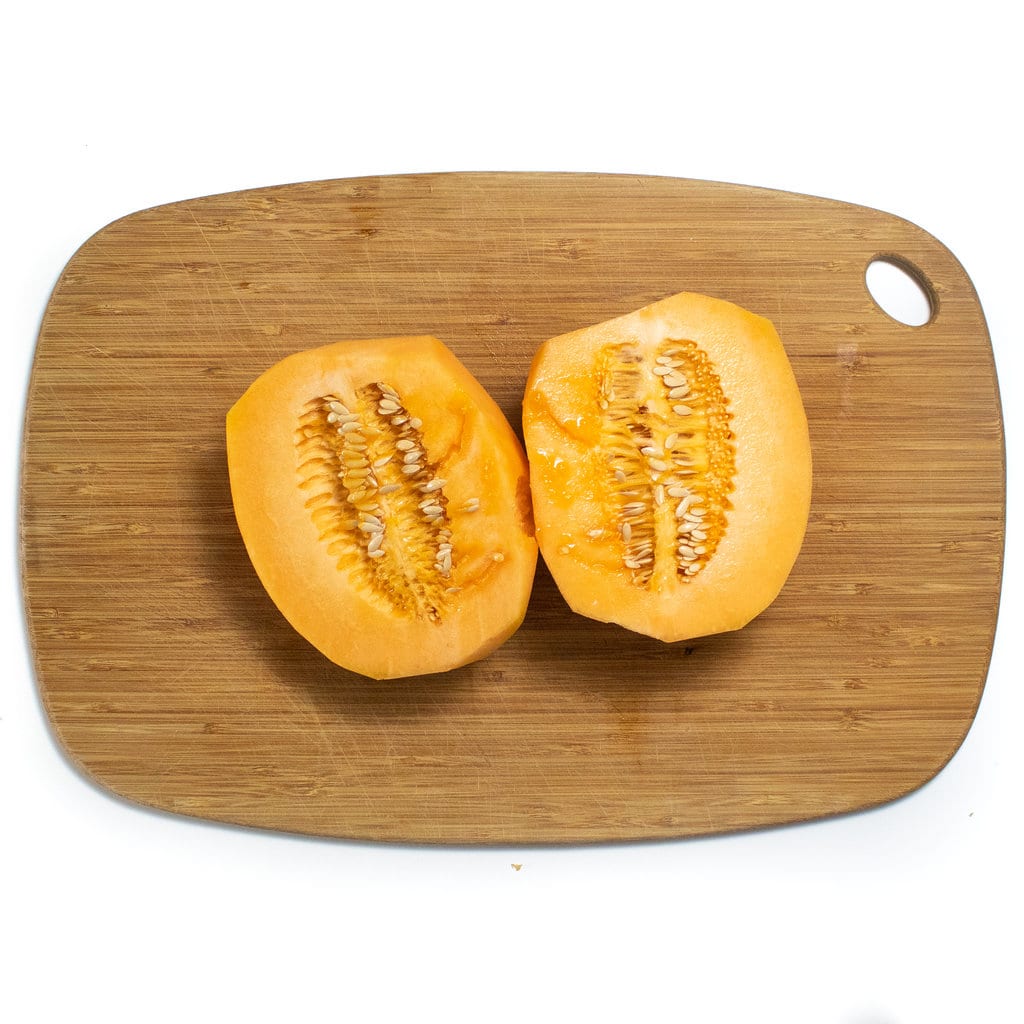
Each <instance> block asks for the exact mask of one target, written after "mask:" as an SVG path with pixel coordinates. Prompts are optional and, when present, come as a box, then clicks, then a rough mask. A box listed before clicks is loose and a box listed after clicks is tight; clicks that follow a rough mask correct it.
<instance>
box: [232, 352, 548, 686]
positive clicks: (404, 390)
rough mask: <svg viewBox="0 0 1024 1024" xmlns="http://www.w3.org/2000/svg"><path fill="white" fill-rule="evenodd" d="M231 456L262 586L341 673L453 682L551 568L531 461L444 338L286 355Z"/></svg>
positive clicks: (245, 407) (256, 392)
mask: <svg viewBox="0 0 1024 1024" xmlns="http://www.w3.org/2000/svg"><path fill="white" fill-rule="evenodd" d="M227 456H228V470H229V474H230V479H231V494H232V500H233V503H234V507H235V515H236V518H237V521H238V526H239V529H240V531H241V534H242V537H243V539H244V541H245V545H246V548H247V550H248V553H249V556H250V559H251V560H252V564H253V566H254V568H255V570H256V573H257V575H258V576H259V578H260V580H261V582H262V584H263V586H264V587H265V589H266V591H267V593H268V594H269V595H270V597H271V599H272V600H273V601H274V603H275V604H276V605H277V607H278V608H279V609H280V611H281V612H282V614H283V615H284V616H285V618H286V619H287V620H288V621H289V622H290V623H291V624H292V626H293V627H294V628H295V629H296V630H297V631H298V632H299V633H300V634H301V635H302V636H304V637H305V638H306V639H307V640H308V641H309V642H310V643H312V644H313V645H314V646H315V647H316V648H317V649H318V650H320V651H321V652H322V653H323V654H324V655H326V657H328V658H329V659H330V660H331V661H333V662H336V663H337V664H338V665H341V666H343V667H345V668H347V669H350V670H352V671H354V672H357V673H360V674H362V675H365V676H368V677H371V678H374V679H390V678H399V677H405V676H411V675H420V674H427V673H434V672H444V671H448V670H450V669H453V668H457V667H459V666H461V665H465V664H468V663H469V662H472V661H476V660H478V659H480V658H483V657H485V656H486V655H487V654H489V653H490V652H491V651H493V650H494V649H495V648H496V647H497V646H498V645H499V644H501V643H502V642H504V641H505V640H506V639H507V638H508V637H509V636H511V635H512V633H513V632H515V630H516V629H517V628H518V626H519V625H520V623H521V622H522V620H523V617H524V615H525V613H526V606H527V602H528V600H529V595H530V589H531V587H532V583H533V576H534V570H535V567H536V561H537V544H536V541H535V539H534V536H533V528H532V520H531V510H530V502H529V485H528V467H527V463H526V457H525V454H524V452H523V450H522V447H521V445H520V444H519V441H518V439H517V438H516V436H515V434H514V433H513V432H512V429H511V427H510V426H509V424H508V421H507V420H506V419H505V417H504V415H503V414H502V412H501V410H500V409H499V408H498V406H497V405H496V404H495V403H494V401H493V400H492V399H491V398H490V396H489V395H488V394H487V392H486V391H485V390H484V388H483V387H482V386H481V385H480V383H479V382H478V381H477V380H476V379H475V378H474V377H473V376H472V375H471V374H470V373H469V371H468V370H467V369H466V368H465V367H464V366H463V365H462V364H461V363H460V362H459V361H458V359H457V358H456V357H455V355H454V354H453V353H452V352H451V351H450V350H449V349H448V348H447V347H446V346H445V345H443V344H442V343H441V342H440V341H438V340H437V339H435V338H430V337H412V338H384V339H371V340H365V341H344V342H339V343H337V344H334V345H328V346H326V347H323V348H318V349H313V350H311V351H308V352H302V353H298V354H295V355H292V356H289V357H287V358H286V359H284V360H282V361H281V362H280V363H278V364H277V365H275V366H273V367H271V368H270V369H269V370H267V371H266V372H265V373H264V374H262V376H260V377H259V378H258V379H257V380H256V381H255V382H254V383H253V384H252V385H251V387H249V389H248V390H247V391H246V392H245V394H244V395H243V396H242V397H241V398H240V399H239V400H238V402H237V403H236V404H235V405H234V406H233V407H232V409H231V410H230V412H229V413H228V416H227Z"/></svg>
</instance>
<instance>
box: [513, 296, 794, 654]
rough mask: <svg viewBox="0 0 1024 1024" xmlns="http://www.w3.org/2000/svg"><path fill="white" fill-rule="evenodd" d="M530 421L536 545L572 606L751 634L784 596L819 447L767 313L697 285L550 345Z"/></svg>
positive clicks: (668, 625)
mask: <svg viewBox="0 0 1024 1024" xmlns="http://www.w3.org/2000/svg"><path fill="white" fill-rule="evenodd" d="M523 430H524V437H525V441H526V448H527V452H528V455H529V461H530V480H531V486H532V492H533V504H534V519H535V523H536V530H537V539H538V541H539V542H540V549H541V553H542V555H543V557H544V560H545V562H546V563H547V565H548V567H549V568H550V570H551V574H552V576H553V577H554V579H555V582H556V583H557V585H558V587H559V589H560V590H561V592H562V595H563V596H564V597H565V599H566V601H567V602H568V604H569V605H570V607H571V608H572V609H573V610H574V611H576V612H579V613H580V614H583V615H586V616H589V617H591V618H594V619H598V620H601V621H605V622H614V623H618V624H619V625H622V626H625V627H626V628H628V629H631V630H634V631H636V632H639V633H644V634H647V635H649V636H652V637H656V638H658V639H661V640H664V641H678V640H684V639H688V638H691V637H698V636H705V635H708V634H712V633H720V632H726V631H729V630H734V629H739V628H741V627H742V626H744V625H746V624H747V623H748V622H749V621H750V620H751V619H752V618H754V617H755V616H756V615H758V614H759V613H760V612H762V611H763V610H764V609H765V608H767V607H768V605H770V604H771V603H772V601H774V599H775V598H776V596H777V595H778V593H779V591H780V590H781V588H782V586H783V584H784V583H785V581H786V579H787V577H788V576H789V573H790V571H791V569H792V567H793V564H794V562H795V560H796V558H797V555H798V553H799V551H800V547H801V544H802V541H803V537H804V531H805V528H806V525H807V517H808V511H809V505H810V496H811V450H810V442H809V437H808V430H807V418H806V416H805V414H804V408H803V404H802V402H801V398H800V392H799V390H798V388H797V383H796V379H795V377H794V374H793V370H792V367H791V366H790V363H789V360H788V358H787V356H786V352H785V350H784V349H783V346H782V343H781V341H780V339H779V337H778V335H777V333H776V331H775V329H774V327H773V326H772V324H771V323H770V322H769V321H767V320H765V319H763V318H761V317H759V316H755V315H754V314H752V313H749V312H747V311H746V310H744V309H741V308H740V307H738V306H735V305H733V304H731V303H728V302H724V301H721V300H718V299H713V298H709V297H707V296H702V295H695V294H690V293H683V294H680V295H675V296H672V297H670V298H667V299H664V300H662V301H660V302H656V303H654V304H653V305H650V306H647V307H645V308H643V309H640V310H637V311H636V312H633V313H630V314H628V315H626V316H621V317H618V318H616V319H613V320H610V321H607V322H606V323H601V324H598V325H596V326H594V327H588V328H586V329H583V330H578V331H574V332H572V333H570V334H566V335H562V336H561V337H557V338H552V339H551V340H550V341H547V342H545V343H544V345H542V346H541V348H540V350H539V351H538V353H537V355H536V357H535V359H534V362H533V366H532V368H531V372H530V376H529V380H528V382H527V388H526V395H525V399H524V403H523Z"/></svg>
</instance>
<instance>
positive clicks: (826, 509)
mask: <svg viewBox="0 0 1024 1024" xmlns="http://www.w3.org/2000/svg"><path fill="white" fill-rule="evenodd" d="M879 254H894V255H896V256H898V257H899V258H901V259H903V260H907V261H910V262H911V263H912V264H913V265H914V266H916V267H917V268H919V270H920V271H921V273H922V274H923V276H924V277H925V278H926V280H927V282H928V283H929V287H930V288H931V290H932V292H933V298H934V300H935V303H936V314H935V316H934V317H933V319H932V321H931V322H930V323H928V324H927V325H925V326H923V327H918V328H912V327H906V326H903V325H901V324H899V323H896V322H894V321H892V320H891V319H889V318H888V317H887V316H886V315H885V314H884V313H883V312H881V311H880V310H879V309H878V308H877V307H876V306H875V304H874V302H873V300H872V299H871V297H870V296H869V294H868V293H867V291H866V289H865V286H864V271H865V267H866V266H867V264H868V262H869V261H870V260H871V259H872V258H873V257H875V256H876V255H879ZM681 290H693V291H699V292H705V293H707V294H710V295H715V296H719V297H722V298H726V299H729V300H731V301H733V302H737V303H739V304H740V305H742V306H745V307H747V308H748V309H751V310H753V311H754V312H757V313H760V314H762V315H765V316H767V317H769V318H770V319H771V320H772V321H774V323H775V325H776V327H777V328H778V329H779V332H780V334H781V336H782V338H783V341H784V343H785V345H786V348H787V350H788V352H789V354H790V357H791V359H792V362H793V365H794V369H795V371H796V375H797V379H798V381H799V383H800V387H801V391H802V393H803V396H804V401H805V404H806V407H807V412H808V417H809V420H810V428H811V439H812V444H813V451H814V459H815V492H814V500H813V505H812V510H811V520H810V526H809V530H808V533H807V538H806V542H805V544H804V548H803V551H802V553H801V556H800V559H799V561H798V563H797V565H796V568H795V570H794V572H793V575H792V576H791V578H790V580H789V582H788V584H787V586H786V588H785V589H784V591H783V593H782V595H781V596H780V597H779V599H778V600H777V601H776V602H775V604H774V605H773V606H772V607H771V608H770V609H769V610H768V611H767V612H765V613H764V614H763V615H762V616H760V617H759V618H758V619H757V620H755V621H754V622H753V623H752V624H751V625H750V626H748V627H747V628H746V629H744V630H742V631H741V632H738V633H734V634H729V635H723V636H718V637H712V638H707V639H702V640H698V641H693V642H690V643H688V644H685V645H674V646H665V645H662V644H660V643H658V642H657V641H654V640H649V639H647V638H644V637H641V636H637V635H633V634H630V633H627V632H625V631H624V630H621V629H619V628H617V627H614V626H608V625H602V624H599V623H596V622H591V621H589V620H586V619H583V618H579V617H577V616H574V615H573V614H572V613H570V612H569V611H568V609H567V608H566V606H565V604H564V603H563V601H562V599H561V597H560V596H559V594H558V592H557V590H556V589H555V587H554V585H553V583H552V581H551V578H550V576H549V575H548V574H547V572H546V571H545V570H544V569H543V568H541V570H540V571H539V574H538V577H537V581H536V585H535V589H534V595H533V599H532V602H531V605H530V609H529V613H528V616H527V619H526V622H525V624H524V625H523V627H522V628H521V630H520V631H519V632H518V633H517V634H516V635H515V636H514V637H513V638H512V640H510V641H509V642H508V643H507V644H506V645H505V646H504V647H502V648H501V649H500V650H499V651H497V652H496V653H495V654H493V655H492V656H491V657H490V658H488V659H486V660H485V661H483V662H480V663H477V664H475V665H472V666H469V667H467V668H465V669H461V670H459V671H456V672H453V673H450V674H448V675H445V676H436V677H425V678H420V679H412V680H405V681H400V682H390V683H374V682H369V681H367V680H365V679H362V678H359V677H356V676H353V675H351V674H349V673H346V672H345V671H343V670H342V669H339V668H337V667H335V666H334V665H331V664H330V663H328V662H326V661H325V660H324V659H323V658H322V657H321V656H320V655H319V654H318V653H317V652H316V651H315V650H313V649H312V648H311V647H310V646H309V645H308V644H307V643H306V642H305V641H303V640H302V639H301V638H300V637H299V636H298V635H296V634H295V633H294V632H293V631H292V630H291V629H290V627H289V626H288V625H287V624H286V623H285V621H284V619H283V618H282V617H281V616H280V615H279V614H278V612H277V610H276V609H275V608H274V607H273V605H272V604H271V603H270V601H269V599H268V598H267V597H266V595H265V593H264V592H263V590H262V588H261V587H260V584H259V582H258V581H257V579H256V576H255V574H254V572H253V570H252V568H251V566H250V564H249V562H248V559H247V556H246V553H245V549H244V547H243V545H242V542H241V539H240V537H239V535H238V531H237V528H236V526H235V522H234V517H233V513H232V507H231V499H230V494H229V490H228V482H227V473H226V467H225V455H224V416H225V413H226V411H227V409H228V408H229V407H230V405H231V404H232V403H233V402H234V401H235V399H236V398H237V397H238V396H239V395H240V394H241V393H242V391H243V390H244V389H245V388H246V387H247V385H248V384H249V383H250V382H251V381H252V380H253V379H254V378H255V377H256V376H257V375H258V374H259V373H260V372H262V371H263V370H264V369H266V368H267V367H268V366H269V365H271V364H272V363H274V362H275V361H277V360H278V359H280V358H281V357H283V356H284V355H286V354H287V353H290V352H293V351H296V350H299V349H304V348H309V347H312V346H315V345H322V344H326V343H328V342H332V341H336V340H339V339H343V338H357V337H372V336H381V335H386V334H421V333H430V334H434V335H436V336H438V337H439V338H441V339H442V340H444V341H445V342H446V343H447V344H448V345H449V346H450V347H451V348H452V349H453V350H454V351H455V352H456V353H457V354H458V355H459V357H460V358H461V359H462V360H463V361H464V362H465V363H466V365H467V366H468V367H469V368H470V369H471V370H472V371H473V372H474V373H475V374H476V375H477V376H478V377H479V378H480V379H481V380H482V382H483V383H484V384H485V385H486V387H487V388H488V389H489V390H490V392H491V394H492V395H493V396H494V398H495V399H496V400H497V402H498V403H499V404H500V405H501V407H502V408H503V410H504V411H505V413H506V414H507V415H508V417H509V419H510V420H511V421H512V423H513V424H514V425H515V427H516V429H517V430H518V429H519V424H520V401H521V397H522V392H523V386H524V383H525V380H526V374H527V370H528V367H529V363H530V360H531V358H532V355H533V352H534V350H535V348H536V346H537V345H538V344H539V342H541V341H542V340H544V339H545V338H548V337H550V336H553V335H556V334H559V333H562V332H564V331H567V330H570V329H572V328H575V327H579V326H584V325H587V324H591V323H596V322H598V321H600V320H603V319H606V318H608V317H612V316H615V315H617V314H620V313H624V312H627V311H629V310H632V309H634V308H637V307H639V306H642V305H645V304H646V303H649V302H651V301H654V300H656V299H658V298H661V297H663V296H665V295H669V294H672V293H674V292H677V291H681ZM1004 466H1005V463H1004V453H1003V441H1002V422H1001V416H1000V408H999V398H998V391H997V385H996V379H995V372H994V368H993V361H992V353H991V347H990V344H989V340H988V335H987V331H986V327H985V323H984V318H983V315H982V312H981V309H980V306H979V303H978V300H977V297H976V295H975V293H974V290H973V288H972V286H971V283H970V281H969V280H968V278H967V276H966V274H965V273H964V271H963V269H962V268H961V267H960V265H959V264H958V263H957V261H956V260H955V259H954V257H953V256H952V255H951V254H950V253H949V252H948V251H947V250H946V249H945V248H944V247H943V246H942V245H941V244H939V243H938V242H937V241H936V240H935V239H933V238H932V237H931V236H929V235H928V234H926V233H925V232H923V231H922V230H920V229H919V228H917V227H915V226H914V225H912V224H909V223H907V222H905V221H903V220H900V219H898V218H895V217H892V216H889V215H886V214H882V213H879V212H877V211H873V210H869V209H865V208H861V207H855V206H850V205H845V204H840V203H836V202H831V201H825V200H821V199H814V198H809V197H806V196H797V195H791V194H785V193H778V192H768V191H764V190H757V189H751V188H745V187H740V186H730V185H719V184H711V183H707V182H696V181H687V180H678V179H665V178H649V177H628V176H607V175H577V174H571V175H553V174H534V175H528V174H446V175H416V176H396V177H382V178H368V179H358V180H341V181H327V182H317V183H309V184H299V185H291V186H284V187H277V188H269V189H259V190H255V191H249V192H241V193H235V194H231V195H224V196H215V197H210V198H204V199H197V200H193V201H188V202H181V203H175V204H172V205H169V206H163V207H159V208H156V209H152V210H147V211H144V212H141V213H136V214H133V215H131V216H129V217H126V218H124V219H122V220H119V221H117V222H115V223H114V224H111V225H110V226H108V227H106V228H104V229H103V230H102V231H100V232H99V233H98V234H96V235H95V236H94V237H93V238H91V239H89V241H88V242H86V243H85V245H84V246H83V247H82V248H81V249H80V250H79V251H78V252H77V253H76V254H75V256H74V257H73V258H72V260H71V261H70V263H69V264H68V266H67V268H66V269H65V271H64V274H63V276H62V277H61V278H60V280H59V282H58V284H57V286H56V288H55V290H54V293H53V296H52V298H51V301H50V304H49V307H48V309H47V311H46V315H45V318H44V321H43V325H42V329H41V333H40V337H39V344H38V349H37V353H36V359H35V364H34V368H33V374H32V379H31V385H30V391H29V399H28V408H27V417H26V425H25V441H24V470H23V480H22V490H21V506H22V507H21V542H22V569H23V583H24V592H25V601H26V611H27V619H28V625H29V630H30V635H31V641H32V645H33V649H34V653H35V658H36V666H37V674H38V680H39V686H40V689H41V693H42V697H43V700H44V702H45V706H46V709H47V711H48V714H49V716H50V719H51V721H52V723H53V726H54V729H55V732H56V734H57V736H58V737H59V740H60V742H61V743H62V745H63V746H64V748H65V749H66V751H67V753H68V754H69V756H70V757H71V758H72V760H73V761H74V763H75V764H76V765H77V766H79V767H80V769H81V770H82V771H83V772H85V773H87V774H88V775H89V776H90V777H92V778H93V779H94V780H96V781H97V782H98V783H99V784H101V785H102V786H104V787H107V788H109V789H110V790H112V791H113V792H114V793H117V794H119V795H121V796H123V797H125V798H127V799H129V800H132V801H137V802H140V803H142V804H145V805H149V806H152V807H156V808H161V809H165V810H168V811H172V812H177V813H181V814H187V815H195V816H199V817H203V818H211V819H215V820H220V821H224V822H232V823H238V824H243V825H249V826H257V827H263V828H270V829H281V830H289V831H295V832H301V833H311V834H317V835H326V836H338V837H353V838H368V839H380V840H402V841H415V842H427V843H433V842H455V843H546V842H561V841H598V840H616V839H639V838H656V837H677V836H692V835H700V834H706V833H714V832H723V831H729V830H736V829H745V828H753V827H759V826H766V825H773V824H779V823H784V822H793V821H801V820H806V819H811V818H816V817H819V816H824V815H832V814H837V813H842V812H848V811H853V810H857V809H860V808H866V807H869V806H872V805H877V804H879V803H882V802H885V801H888V800H892V799H894V798H896V797H898V796H900V795H902V794H905V793H907V792H909V791H912V790H914V789H915V788H916V787H918V786H920V785H922V784H923V783H924V782H926V781H927V780H928V779H930V778H931V777H932V776H934V775H935V773H936V772H938V771H939V770H940V768H941V767H942V766H943V765H944V764H945V763H946V761H947V760H948V759H949V758H950V757H951V756H952V754H953V753H954V751H955V750H956V748H957V747H958V745H959V744H960V742H961V741H962V739H963V737H964V735H965V733H966V731H967V729H968V727H969V725H970V723H971V721H972V719H973V716H974V714H975V711H976V709H977V705H978V701H979V699H980V695H981V691H982V687H983V684H984V679H985V675H986V672H987V667H988V661H989V657H990V654H991V645H992V638H993V631H994V627H995V617H996V608H997V604H998V598H999V583H1000V569H1001V562H1002V546H1003V531H1004ZM345 628H346V626H345V623H339V629H345Z"/></svg>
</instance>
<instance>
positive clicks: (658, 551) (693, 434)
mask: <svg viewBox="0 0 1024 1024" xmlns="http://www.w3.org/2000/svg"><path fill="white" fill-rule="evenodd" d="M597 367H598V377H599V379H598V395H597V404H598V409H599V411H600V416H601V437H600V451H601V453H602V455H603V456H604V458H605V459H606V461H607V465H608V473H607V476H606V478H605V486H604V495H603V500H604V504H605V507H606V511H607V513H608V515H609V518H610V521H611V522H614V523H615V525H616V533H617V536H618V543H619V544H620V545H621V557H622V564H623V565H624V567H625V568H626V569H628V570H630V573H631V579H632V581H633V583H634V584H635V585H637V586H641V587H651V586H653V585H655V582H656V580H657V579H659V578H662V579H663V578H665V576H666V574H667V575H670V576H672V577H674V578H676V579H678V580H680V581H683V582H686V581H689V580H691V579H692V578H693V577H694V576H696V575H697V574H698V573H699V572H701V571H702V570H703V569H704V568H705V567H706V566H707V564H708V563H709V562H710V560H711V558H712V557H713V556H714V553H715V551H716V549H717V547H718V545H719V543H720V542H721V540H722V538H723V537H724V535H725V531H726V527H727V516H728V513H729V511H730V509H731V508H732V506H731V503H730V501H729V494H730V493H731V491H732V490H733V488H734V483H733V478H734V476H735V448H734V445H733V434H732V431H731V429H730V420H731V415H730V413H729V412H728V398H727V396H726V395H725V394H724V393H723V391H722V387H721V380H720V378H719V376H718V373H717V372H716V370H715V367H714V365H713V363H712V361H711V359H710V357H709V356H708V354H707V353H706V352H705V351H704V350H703V349H701V348H700V346H698V345H697V344H696V343H695V342H693V341H689V340H686V339H678V340H676V339H672V340H669V341H666V342H665V343H663V344H662V345H661V346H659V347H658V349H657V350H656V351H654V352H652V351H651V350H650V349H649V348H648V347H646V346H644V345H643V344H641V342H640V341H639V340H637V341H632V342H626V343H624V344H618V345H611V346H608V347H606V348H605V349H604V350H603V351H602V352H601V354H600V355H599V357H598V362H597ZM603 535H604V532H603V531H597V530H594V531H591V532H590V536H591V537H594V538H597V537H600V536H603ZM677 538H679V539H678V540H677ZM683 538H686V539H685V540H684V539H683Z"/></svg>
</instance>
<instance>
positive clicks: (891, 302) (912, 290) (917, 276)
mask: <svg viewBox="0 0 1024 1024" xmlns="http://www.w3.org/2000/svg"><path fill="white" fill-rule="evenodd" d="M864 283H865V285H866V286H867V289H868V292H869V293H870V295H871V298H873V299H874V300H875V302H876V303H877V305H878V307H879V308H880V309H881V310H882V312H883V313H885V314H886V315H888V316H890V317H892V319H893V320H897V321H899V322H900V323H901V324H906V325H907V326H908V327H921V326H923V325H924V324H926V323H928V321H929V320H931V319H932V317H933V316H934V315H935V300H934V292H933V291H932V287H931V285H930V284H929V283H928V279H927V278H926V277H925V276H924V274H922V273H921V271H920V270H918V269H917V267H915V266H914V265H913V264H912V263H909V262H908V261H907V260H904V259H901V258H899V257H897V256H876V257H875V258H874V259H872V260H871V262H870V263H868V266H867V270H866V271H865V273H864Z"/></svg>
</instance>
